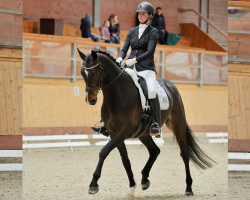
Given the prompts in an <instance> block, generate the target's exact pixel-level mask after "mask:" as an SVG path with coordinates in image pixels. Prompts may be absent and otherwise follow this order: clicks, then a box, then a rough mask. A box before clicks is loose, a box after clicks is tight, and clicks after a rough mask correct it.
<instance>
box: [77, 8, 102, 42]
mask: <svg viewBox="0 0 250 200" xmlns="http://www.w3.org/2000/svg"><path fill="white" fill-rule="evenodd" d="M91 21H92V16H91V15H90V14H89V13H86V15H85V18H82V19H81V26H80V29H81V32H82V37H83V38H89V39H92V40H94V41H95V42H101V41H100V38H99V37H98V36H96V35H94V34H92V33H91Z"/></svg>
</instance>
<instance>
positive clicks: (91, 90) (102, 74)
mask: <svg viewBox="0 0 250 200" xmlns="http://www.w3.org/2000/svg"><path fill="white" fill-rule="evenodd" d="M97 67H99V70H100V72H101V73H100V76H101V78H99V83H98V86H96V87H89V86H88V80H87V81H86V88H85V91H86V92H88V93H90V94H92V95H95V96H97V94H98V93H99V91H100V90H104V88H106V87H108V86H110V85H111V84H112V83H114V82H115V81H116V80H117V79H118V78H119V77H120V76H121V74H122V73H123V72H124V69H123V70H122V71H121V72H120V73H119V74H118V75H117V77H115V78H114V79H113V80H112V81H110V82H109V83H108V84H107V85H105V86H103V85H102V82H103V80H104V78H105V73H104V70H103V67H102V66H101V64H100V63H99V62H98V63H97V64H96V65H94V66H92V67H85V66H84V65H83V64H82V68H83V69H86V70H92V69H95V68H97ZM94 90H97V93H96V94H94V93H93V91H94Z"/></svg>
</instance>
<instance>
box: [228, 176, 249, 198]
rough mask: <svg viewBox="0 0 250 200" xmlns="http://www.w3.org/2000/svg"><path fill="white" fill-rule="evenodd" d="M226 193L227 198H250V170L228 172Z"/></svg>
mask: <svg viewBox="0 0 250 200" xmlns="http://www.w3.org/2000/svg"><path fill="white" fill-rule="evenodd" d="M228 194H229V195H228V199H229V200H234V199H240V200H250V172H229V173H228Z"/></svg>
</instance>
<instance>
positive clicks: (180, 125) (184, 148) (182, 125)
mask: <svg viewBox="0 0 250 200" xmlns="http://www.w3.org/2000/svg"><path fill="white" fill-rule="evenodd" d="M166 125H167V126H168V127H169V128H170V129H171V130H172V131H173V133H174V134H175V136H176V139H177V142H178V145H179V147H180V151H181V157H182V159H183V162H184V164H185V170H186V184H187V186H186V191H185V195H186V196H192V195H193V191H192V183H193V180H192V177H191V174H190V168H189V160H190V157H189V153H188V145H187V137H186V121H185V119H184V120H183V121H182V120H180V118H178V119H176V120H174V118H170V120H169V121H168V122H166Z"/></svg>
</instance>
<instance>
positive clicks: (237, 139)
mask: <svg viewBox="0 0 250 200" xmlns="http://www.w3.org/2000/svg"><path fill="white" fill-rule="evenodd" d="M228 72H229V73H228V81H229V113H228V114H229V115H228V116H229V118H228V131H229V137H228V139H229V147H228V150H229V151H232V152H235V151H238V152H250V65H244V64H229V66H228Z"/></svg>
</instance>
